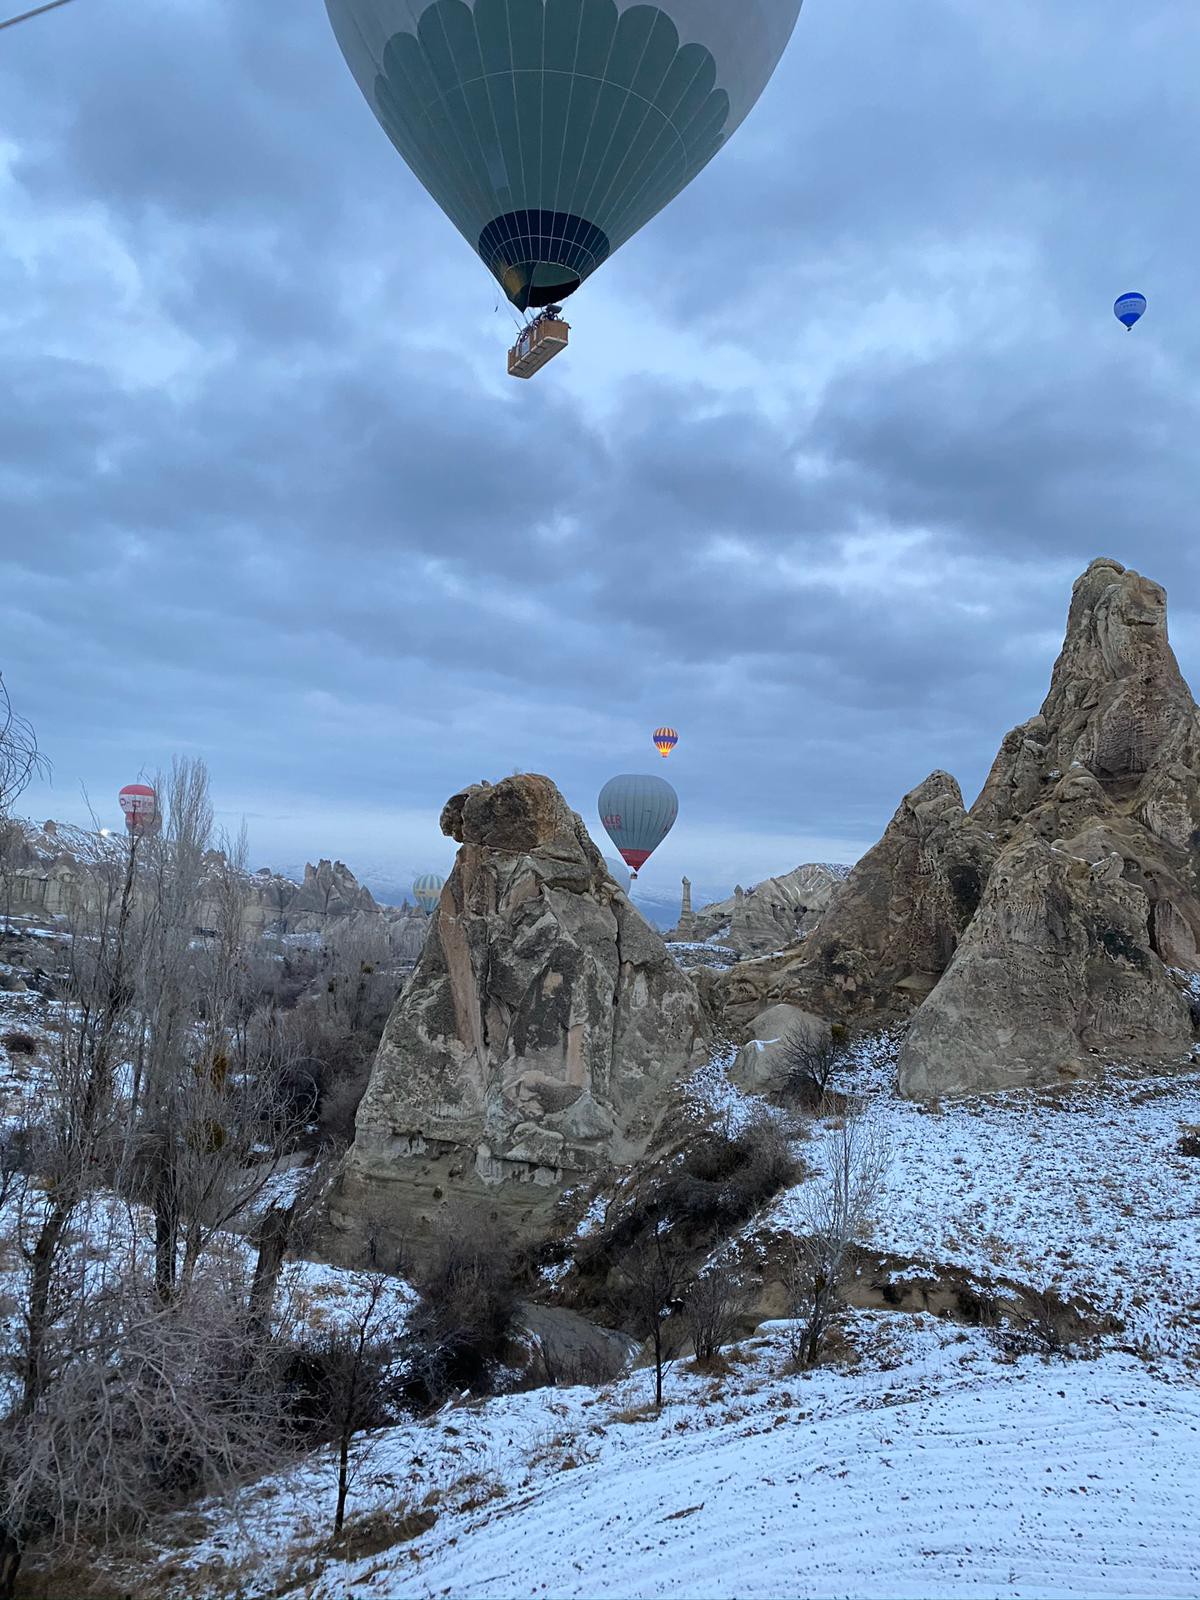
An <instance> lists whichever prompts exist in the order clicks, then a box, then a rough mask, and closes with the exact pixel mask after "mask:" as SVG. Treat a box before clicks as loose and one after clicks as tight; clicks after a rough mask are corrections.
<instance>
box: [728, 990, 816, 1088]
mask: <svg viewBox="0 0 1200 1600" xmlns="http://www.w3.org/2000/svg"><path fill="white" fill-rule="evenodd" d="M797 1032H804V1033H807V1034H810V1035H813V1036H821V1035H824V1036H825V1037H828V1035H829V1024H828V1023H827V1022H825V1021H824V1020H823V1019H822V1018H821V1017H815V1016H813V1014H812V1012H811V1011H801V1010H800V1008H799V1006H790V1005H775V1006H771V1007H770V1008H769V1009H768V1010H767V1011H764V1012H762V1013H761V1015H760V1016H757V1017H756V1018H755V1019H754V1022H753V1024H752V1025H751V1028H750V1037H749V1039H748V1040H747V1041H746V1043H745V1044H744V1045H743V1046H742V1047H741V1049H740V1050H739V1051H738V1053H737V1056H736V1057H735V1059H734V1063H733V1066H732V1068H731V1069H730V1073H729V1076H730V1077H731V1079H732V1080H733V1082H734V1083H736V1084H737V1085H738V1087H739V1088H742V1089H747V1090H749V1091H750V1092H751V1093H752V1094H770V1093H771V1092H773V1091H774V1090H777V1089H781V1088H783V1086H784V1083H785V1081H786V1078H787V1060H786V1056H787V1051H786V1044H787V1040H788V1037H789V1035H791V1034H794V1033H797Z"/></svg>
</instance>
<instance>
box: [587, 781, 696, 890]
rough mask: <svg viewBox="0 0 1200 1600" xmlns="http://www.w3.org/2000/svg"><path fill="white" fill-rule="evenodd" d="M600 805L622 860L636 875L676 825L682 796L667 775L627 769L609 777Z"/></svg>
mask: <svg viewBox="0 0 1200 1600" xmlns="http://www.w3.org/2000/svg"><path fill="white" fill-rule="evenodd" d="M596 806H597V809H598V810H599V812H600V821H601V822H602V823H603V824H604V828H605V831H606V832H607V834H608V836H609V838H610V839H611V840H612V842H613V843H614V844H615V845H616V847H617V850H618V852H619V853H620V856H621V859H622V861H624V862H625V864H626V865H627V866H629V867H631V868H632V869H633V872H634V875H635V876H636V875H637V872H638V870H639V869H640V868H641V867H643V866H645V864H646V862H647V860H648V859H649V857H650V856H651V855H652V854H653V853H654V851H655V850H657V849H658V847H659V845H660V844H661V843H662V842H663V840H664V839H665V838H666V837H667V835H668V834H669V833H670V831H671V829H672V828H673V827H674V825H675V818H676V817H677V816H678V815H679V796H678V795H677V794H676V793H675V791H674V789H672V787H671V785H670V784H669V783H668V782H667V781H666V779H665V778H655V777H652V776H651V775H650V774H649V773H636V772H626V773H623V774H622V775H621V776H620V777H619V778H610V779H609V780H608V782H607V783H606V784H605V785H604V787H603V789H601V791H600V798H599V799H598V800H597V802H596Z"/></svg>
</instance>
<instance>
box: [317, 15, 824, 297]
mask: <svg viewBox="0 0 1200 1600" xmlns="http://www.w3.org/2000/svg"><path fill="white" fill-rule="evenodd" d="M801 3H802V0H652V3H648V4H647V3H643V0H325V5H326V9H327V10H328V12H329V17H330V21H331V22H332V23H333V31H334V33H335V34H336V36H337V41H338V44H339V45H340V46H341V48H342V54H343V55H344V56H345V57H346V61H347V63H348V64H349V67H350V70H351V72H353V74H354V77H355V79H356V80H357V82H358V86H359V88H360V89H361V90H362V92H363V94H364V95H365V97H366V99H367V103H368V104H369V105H370V107H371V109H372V111H374V113H375V115H376V117H377V118H378V119H379V121H380V123H381V125H382V126H383V129H384V131H385V132H386V134H387V135H388V138H389V139H391V141H392V143H393V144H394V145H395V147H396V149H397V150H398V151H399V152H400V154H401V155H402V156H403V157H404V159H405V161H407V163H408V165H409V166H410V167H411V168H412V170H413V172H414V173H415V174H416V176H417V178H418V179H419V180H420V181H421V183H423V184H424V186H425V188H426V189H427V190H428V191H429V193H430V194H431V195H432V196H433V198H434V199H435V200H436V201H437V203H438V205H440V206H441V208H442V210H443V211H444V212H445V213H446V215H447V216H448V217H449V218H450V220H451V222H453V223H454V225H455V227H456V228H457V229H458V230H459V232H460V233H461V234H462V235H463V237H464V238H465V239H466V240H467V243H468V244H470V245H471V247H472V248H473V249H475V250H478V252H479V254H480V256H482V258H483V260H484V262H485V263H486V265H487V267H488V268H489V270H490V271H491V272H492V273H493V274H494V275H495V277H496V278H497V280H498V281H499V282H500V284H501V285H502V286H503V288H504V292H505V293H506V294H507V295H508V297H509V299H510V300H511V301H512V303H513V304H514V305H515V306H519V307H520V308H521V309H522V310H524V309H525V308H526V307H528V306H545V305H550V304H552V303H553V302H556V301H559V300H562V299H564V298H565V297H566V296H567V295H569V294H570V293H571V292H572V291H573V290H575V289H577V288H578V287H579V285H580V284H581V283H582V282H583V280H584V279H585V278H586V277H587V276H588V275H589V274H590V273H592V272H594V271H595V269H596V268H597V267H598V266H599V265H600V264H601V262H603V261H605V260H606V259H607V258H608V257H609V256H610V255H611V254H612V253H613V251H614V250H616V249H618V248H619V246H621V245H622V244H624V243H625V241H626V240H627V239H630V238H631V237H632V236H633V235H634V234H635V233H636V232H637V231H638V229H639V228H641V227H642V226H643V225H644V224H645V223H647V222H649V220H650V218H651V217H653V216H654V215H655V213H656V212H658V211H661V210H662V208H663V207H664V206H665V205H666V204H667V203H668V202H669V201H670V200H672V199H674V197H675V196H676V195H677V194H678V193H679V192H680V190H681V189H683V188H685V187H686V186H687V184H689V183H690V182H691V181H692V179H693V178H694V177H695V176H696V174H697V173H698V172H699V171H700V170H701V168H702V167H704V166H706V165H707V163H708V162H709V161H711V160H712V158H713V156H715V155H716V153H717V151H718V150H720V148H721V146H722V145H723V144H724V143H725V142H726V140H727V139H728V138H729V137H730V135H731V134H732V133H733V132H734V130H735V129H736V128H737V127H738V125H739V124H740V123H741V121H742V120H743V118H744V117H745V116H746V115H747V114H748V112H749V111H750V110H751V108H752V107H753V106H754V103H755V101H756V100H757V99H758V97H759V96H760V95H761V94H762V92H763V90H764V89H765V88H766V86H767V83H768V81H769V80H770V77H771V74H772V73H773V72H774V70H775V67H776V65H777V64H778V62H779V58H780V56H781V55H782V54H783V52H784V49H785V48H786V46H787V42H788V40H789V39H790V38H791V35H792V31H793V29H794V28H795V26H796V19H797V17H798V16H799V14H800V6H801ZM753 268H754V263H753V262H752V261H748V262H747V266H746V270H747V272H751V271H753ZM683 269H684V270H688V271H691V270H694V267H693V264H692V263H690V262H688V263H684V264H683ZM737 287H738V285H735V284H727V285H723V286H722V290H723V292H724V293H726V294H729V293H732V292H734V291H735V290H736V289H737Z"/></svg>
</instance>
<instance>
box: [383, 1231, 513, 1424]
mask: <svg viewBox="0 0 1200 1600" xmlns="http://www.w3.org/2000/svg"><path fill="white" fill-rule="evenodd" d="M414 1282H415V1286H416V1288H417V1290H418V1291H419V1293H420V1296H421V1299H420V1303H419V1304H418V1306H417V1308H416V1310H415V1311H414V1312H413V1314H412V1317H411V1318H410V1320H409V1334H410V1338H411V1348H410V1352H409V1354H410V1369H409V1370H410V1381H409V1394H410V1397H411V1398H412V1399H413V1400H414V1401H415V1402H417V1403H426V1404H436V1403H437V1402H438V1401H440V1400H442V1399H444V1398H445V1397H446V1396H447V1395H449V1394H452V1393H454V1392H455V1391H458V1390H462V1389H470V1390H471V1391H472V1392H473V1393H476V1394H488V1393H490V1392H491V1391H492V1389H493V1387H494V1380H495V1370H496V1367H497V1365H498V1364H499V1360H500V1357H501V1354H502V1352H503V1350H504V1347H505V1344H506V1342H507V1339H508V1334H509V1329H510V1327H511V1325H512V1319H513V1312H514V1309H515V1307H516V1299H517V1294H516V1257H515V1252H514V1249H513V1246H512V1242H511V1241H510V1240H509V1239H508V1237H507V1236H506V1235H505V1234H504V1232H503V1231H502V1230H501V1229H500V1228H499V1227H497V1226H496V1225H495V1224H494V1223H489V1222H486V1221H484V1220H482V1219H481V1218H480V1217H479V1216H478V1215H477V1214H475V1213H473V1212H470V1211H467V1210H463V1211H462V1212H460V1213H458V1214H457V1215H453V1216H452V1217H451V1218H450V1219H448V1226H447V1228H446V1231H445V1233H444V1234H443V1235H442V1237H441V1239H440V1240H439V1241H438V1243H437V1244H436V1245H435V1247H434V1249H433V1252H432V1253H431V1254H430V1255H429V1256H428V1257H427V1258H426V1260H425V1261H424V1263H422V1264H421V1265H419V1267H418V1269H417V1271H416V1273H415V1274H414Z"/></svg>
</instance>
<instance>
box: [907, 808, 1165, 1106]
mask: <svg viewBox="0 0 1200 1600" xmlns="http://www.w3.org/2000/svg"><path fill="white" fill-rule="evenodd" d="M1123 868H1124V862H1123V859H1122V857H1121V855H1120V854H1119V853H1118V852H1115V851H1114V852H1111V853H1104V854H1099V855H1098V858H1097V859H1096V860H1095V861H1091V860H1089V859H1088V858H1087V856H1085V855H1077V854H1075V853H1074V851H1073V850H1070V849H1068V848H1067V847H1066V846H1063V845H1061V844H1060V845H1048V844H1045V843H1044V842H1043V841H1042V840H1041V839H1038V838H1025V839H1021V840H1018V841H1017V842H1015V843H1013V844H1011V845H1009V846H1008V848H1007V849H1006V850H1005V851H1004V852H1003V854H1002V855H1001V856H1000V859H999V860H998V861H997V863H996V866H995V868H994V870H993V872H992V875H991V878H990V880H989V882H988V886H987V891H986V893H985V895H984V899H983V903H982V904H981V906H980V908H979V911H978V913H977V915H976V916H975V917H974V918H973V919H972V922H971V925H970V927H969V928H968V929H967V931H966V933H965V935H964V936H963V939H962V941H961V943H960V944H959V947H958V950H957V953H956V955H955V958H954V961H953V962H952V963H951V965H950V968H949V970H948V971H947V973H946V974H945V976H944V977H943V978H942V980H941V982H940V983H939V984H938V985H937V987H936V988H935V989H934V991H933V993H932V994H931V995H930V996H929V998H928V999H927V1000H926V1001H925V1003H924V1005H923V1006H922V1007H921V1009H920V1010H919V1011H918V1012H917V1015H916V1017H915V1018H914V1020H913V1023H912V1027H911V1028H910V1030H909V1033H908V1035H907V1038H906V1040H905V1044H904V1049H903V1052H902V1054H901V1061H900V1085H901V1088H902V1090H903V1092H904V1093H905V1094H909V1095H912V1096H913V1097H914V1098H917V1099H928V1098H931V1097H933V1096H936V1095H939V1094H961V1093H969V1092H972V1091H978V1090H994V1089H1005V1088H1014V1087H1024V1086H1026V1085H1030V1084H1044V1083H1048V1082H1049V1083H1053V1082H1062V1081H1065V1080H1070V1079H1073V1078H1079V1077H1084V1076H1087V1075H1088V1074H1090V1073H1092V1072H1094V1071H1095V1070H1096V1069H1097V1067H1098V1066H1100V1065H1101V1064H1103V1062H1105V1061H1108V1060H1112V1059H1113V1058H1114V1056H1116V1057H1120V1056H1122V1055H1127V1056H1129V1057H1130V1058H1131V1059H1134V1060H1138V1061H1147V1060H1154V1059H1156V1058H1164V1057H1165V1058H1168V1059H1169V1058H1171V1057H1176V1058H1177V1057H1179V1056H1180V1055H1181V1054H1182V1053H1184V1052H1186V1051H1187V1049H1188V1048H1189V1046H1190V1044H1191V1039H1192V1026H1191V1018H1190V1013H1189V1008H1188V1005H1187V1002H1186V1000H1185V999H1184V997H1183V995H1182V994H1181V993H1180V991H1179V989H1178V988H1177V987H1176V985H1175V984H1174V983H1172V981H1171V979H1170V977H1169V976H1168V973H1167V971H1166V968H1165V967H1164V966H1163V963H1162V961H1161V960H1160V959H1159V957H1158V955H1157V954H1156V952H1155V951H1154V950H1153V949H1152V947H1151V945H1152V941H1151V935H1150V931H1149V912H1150V903H1149V901H1148V899H1147V897H1146V895H1145V894H1144V892H1143V891H1142V890H1141V889H1140V888H1138V887H1137V886H1136V885H1135V884H1133V883H1131V882H1130V881H1129V880H1128V879H1127V878H1126V877H1125V875H1124V872H1123Z"/></svg>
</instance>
